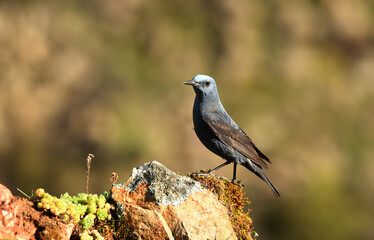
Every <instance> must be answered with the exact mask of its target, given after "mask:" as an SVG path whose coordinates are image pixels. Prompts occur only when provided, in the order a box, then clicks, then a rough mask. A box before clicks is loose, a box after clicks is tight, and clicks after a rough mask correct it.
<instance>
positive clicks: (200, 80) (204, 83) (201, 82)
mask: <svg viewBox="0 0 374 240" xmlns="http://www.w3.org/2000/svg"><path fill="white" fill-rule="evenodd" d="M183 84H186V85H191V86H193V88H194V90H195V92H196V94H203V95H215V94H217V86H216V82H215V81H214V79H213V78H212V77H209V76H207V75H201V74H199V75H196V76H195V77H194V78H193V79H192V80H189V81H184V82H183Z"/></svg>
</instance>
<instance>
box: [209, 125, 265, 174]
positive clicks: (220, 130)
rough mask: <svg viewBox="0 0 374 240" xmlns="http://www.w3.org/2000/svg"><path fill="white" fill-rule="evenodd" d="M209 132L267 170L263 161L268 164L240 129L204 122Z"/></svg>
mask: <svg viewBox="0 0 374 240" xmlns="http://www.w3.org/2000/svg"><path fill="white" fill-rule="evenodd" d="M206 122H207V124H208V126H209V127H210V128H211V130H212V131H213V132H214V133H215V135H216V136H217V137H218V138H219V140H221V141H222V142H223V143H224V144H226V145H228V146H230V147H232V148H234V149H235V150H237V151H238V152H240V153H241V154H243V155H244V156H245V157H247V158H248V159H250V160H251V161H253V162H254V163H256V164H257V165H259V166H261V167H263V168H265V169H268V166H267V165H266V163H265V161H264V160H266V161H268V162H270V160H269V158H268V157H266V156H265V155H264V154H263V153H262V152H261V151H260V150H259V149H258V148H257V147H256V146H255V145H254V143H253V142H252V140H251V139H250V138H249V137H248V136H247V134H245V132H244V131H243V130H242V129H240V128H235V127H233V126H230V125H228V124H226V123H224V121H222V120H210V121H206Z"/></svg>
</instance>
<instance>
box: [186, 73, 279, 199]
mask: <svg viewBox="0 0 374 240" xmlns="http://www.w3.org/2000/svg"><path fill="white" fill-rule="evenodd" d="M183 84H185V85H190V86H192V87H193V89H194V91H195V94H196V96H195V101H194V105H193V114H192V115H193V117H192V118H193V124H194V130H195V133H196V135H197V137H198V138H199V139H200V141H201V143H202V144H203V145H204V146H205V147H206V148H208V149H209V150H210V151H212V152H213V153H215V154H216V155H218V156H220V157H221V158H223V159H224V160H226V161H225V162H224V163H222V164H221V165H219V166H217V167H216V168H214V169H212V170H209V171H208V172H207V174H211V173H212V172H215V171H217V170H218V169H220V168H222V167H224V166H226V165H228V164H230V163H233V164H234V168H233V179H232V182H235V181H236V168H237V165H238V164H240V165H242V166H244V167H245V168H247V169H248V170H250V171H251V172H253V173H254V174H255V175H257V176H258V177H259V178H260V179H262V180H263V181H264V182H266V183H267V184H268V185H269V187H270V188H271V190H273V192H274V194H275V195H276V196H277V197H280V194H279V192H278V190H277V189H276V188H275V186H274V185H273V184H272V183H271V181H270V179H269V178H268V177H267V176H266V174H265V172H264V169H268V166H267V163H271V161H270V159H269V158H268V157H267V156H265V154H263V153H262V152H261V151H260V150H259V149H258V148H257V147H256V145H255V144H254V143H253V141H252V140H251V139H250V138H249V137H248V136H247V134H246V133H245V132H244V131H243V130H242V129H241V128H240V127H239V126H238V125H237V124H236V123H235V122H234V120H233V119H232V118H231V117H230V116H229V115H228V114H227V112H226V110H225V108H224V107H223V105H222V103H221V101H220V98H219V95H218V90H217V85H216V82H215V80H214V79H213V78H212V77H210V76H208V75H203V74H198V75H196V76H195V77H194V78H193V79H192V80H188V81H184V82H183Z"/></svg>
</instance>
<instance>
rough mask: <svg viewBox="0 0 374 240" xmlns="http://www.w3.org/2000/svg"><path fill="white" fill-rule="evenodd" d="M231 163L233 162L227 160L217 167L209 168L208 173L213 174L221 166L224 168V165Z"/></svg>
mask: <svg viewBox="0 0 374 240" xmlns="http://www.w3.org/2000/svg"><path fill="white" fill-rule="evenodd" d="M230 163H231V162H229V161H226V162H224V163H222V164H221V165H219V166H218V167H215V168H214V169H212V170H209V171H208V172H207V173H208V174H211V173H212V172H215V171H217V170H218V169H220V168H222V167H224V166H226V165H228V164H230Z"/></svg>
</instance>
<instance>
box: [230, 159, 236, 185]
mask: <svg viewBox="0 0 374 240" xmlns="http://www.w3.org/2000/svg"><path fill="white" fill-rule="evenodd" d="M236 166H237V163H236V162H234V172H233V175H232V180H231V182H235V181H236Z"/></svg>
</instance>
